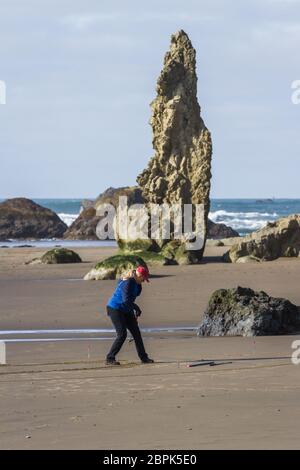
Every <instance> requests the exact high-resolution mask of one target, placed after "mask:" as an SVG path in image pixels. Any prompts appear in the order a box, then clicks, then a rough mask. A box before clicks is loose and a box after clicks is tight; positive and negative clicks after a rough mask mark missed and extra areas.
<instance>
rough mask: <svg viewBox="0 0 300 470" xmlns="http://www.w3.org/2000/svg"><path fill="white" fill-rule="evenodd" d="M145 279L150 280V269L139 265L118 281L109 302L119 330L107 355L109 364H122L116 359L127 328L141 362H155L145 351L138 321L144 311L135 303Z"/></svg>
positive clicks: (112, 319) (108, 312)
mask: <svg viewBox="0 0 300 470" xmlns="http://www.w3.org/2000/svg"><path fill="white" fill-rule="evenodd" d="M144 281H146V282H149V271H148V269H147V268H145V267H144V266H138V267H137V268H136V269H135V270H133V271H130V272H129V273H128V275H127V276H125V277H123V278H122V279H120V280H119V281H118V285H117V287H116V289H115V291H114V293H113V295H112V297H111V298H110V299H109V301H108V303H107V306H106V309H107V314H108V315H109V317H110V319H111V321H112V323H113V325H114V327H115V329H116V332H117V337H116V339H115V341H114V343H113V345H112V347H111V349H110V351H109V353H108V354H107V356H106V364H107V365H120V362H118V361H116V355H117V354H118V352H119V351H120V349H121V347H122V346H123V344H124V342H125V340H126V337H127V330H129V331H130V333H131V334H132V337H133V339H134V342H135V347H136V350H137V353H138V356H139V358H140V360H141V362H142V363H143V364H150V363H153V362H154V361H153V359H150V358H149V357H148V354H147V353H146V351H145V347H144V343H143V339H142V335H141V332H140V329H139V325H138V321H137V318H138V317H139V316H140V315H141V313H142V311H141V309H140V308H139V306H138V305H137V304H136V303H135V299H136V297H138V296H139V295H140V294H141V292H142V283H143V282H144Z"/></svg>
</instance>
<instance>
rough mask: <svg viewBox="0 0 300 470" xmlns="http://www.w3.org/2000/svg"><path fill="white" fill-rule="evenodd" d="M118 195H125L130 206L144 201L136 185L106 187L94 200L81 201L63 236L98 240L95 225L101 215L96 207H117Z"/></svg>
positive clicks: (74, 238) (70, 238) (71, 238)
mask: <svg viewBox="0 0 300 470" xmlns="http://www.w3.org/2000/svg"><path fill="white" fill-rule="evenodd" d="M120 196H126V197H127V201H128V206H131V205H132V204H142V203H143V202H144V199H143V197H142V191H141V189H140V188H138V187H137V186H125V187H122V188H108V189H106V191H104V192H103V193H102V194H100V195H99V196H98V197H97V198H96V199H95V200H94V201H91V200H84V201H82V207H83V210H82V211H81V212H80V214H79V216H78V217H77V219H76V220H74V222H73V223H72V224H71V225H70V227H69V228H68V230H67V231H66V233H65V235H64V238H66V239H69V240H98V238H97V235H96V227H97V224H98V222H99V221H100V220H101V218H102V217H100V216H98V215H97V208H98V207H99V206H100V205H101V204H111V205H112V206H114V207H115V208H117V206H118V204H119V197H120Z"/></svg>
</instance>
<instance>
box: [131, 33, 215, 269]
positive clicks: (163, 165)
mask: <svg viewBox="0 0 300 470" xmlns="http://www.w3.org/2000/svg"><path fill="white" fill-rule="evenodd" d="M156 90H157V97H156V98H155V100H154V101H153V102H152V103H151V108H152V118H151V121H150V124H151V126H152V129H153V148H154V151H155V154H154V156H153V157H152V158H151V160H150V162H149V164H148V167H147V168H146V169H145V170H144V171H143V172H142V173H141V174H140V175H139V176H138V178H137V182H138V184H139V186H140V187H141V189H142V192H143V196H144V198H145V200H146V201H148V202H149V203H154V204H162V203H168V204H174V203H177V204H178V203H180V204H182V205H183V204H191V203H193V204H204V211H205V230H204V232H205V238H206V229H207V217H208V212H209V205H210V203H209V191H210V178H211V157H212V141H211V135H210V132H209V130H208V129H207V127H206V126H205V124H204V122H203V119H202V118H201V108H200V106H199V103H198V100H197V75H196V51H195V49H194V48H193V46H192V43H191V41H190V39H189V37H188V35H187V34H186V33H185V32H184V31H182V30H181V31H178V32H177V33H176V34H174V35H173V36H172V38H171V46H170V51H169V52H167V53H166V55H165V59H164V66H163V69H162V71H161V73H160V76H159V78H158V81H157V87H156ZM203 251H204V247H203V248H202V249H201V250H200V251H198V252H197V253H193V260H194V262H195V260H196V261H200V260H201V258H202V254H203ZM195 255H196V256H195Z"/></svg>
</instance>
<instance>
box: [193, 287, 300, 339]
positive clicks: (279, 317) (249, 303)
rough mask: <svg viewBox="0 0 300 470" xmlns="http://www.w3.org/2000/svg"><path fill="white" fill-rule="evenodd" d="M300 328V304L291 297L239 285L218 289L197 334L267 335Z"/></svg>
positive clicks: (290, 331)
mask: <svg viewBox="0 0 300 470" xmlns="http://www.w3.org/2000/svg"><path fill="white" fill-rule="evenodd" d="M299 331H300V311H299V308H298V307H297V306H296V305H294V304H292V303H291V302H290V301H289V300H286V299H280V298H275V297H269V296H268V295H267V294H266V293H265V292H263V291H261V292H254V291H253V290H252V289H249V288H244V287H237V288H235V289H219V290H217V291H215V292H214V293H213V294H212V296H211V298H210V300H209V304H208V307H207V309H206V311H205V314H204V318H203V321H202V323H201V324H200V326H199V329H198V332H197V335H198V336H265V335H281V334H288V333H296V332H299Z"/></svg>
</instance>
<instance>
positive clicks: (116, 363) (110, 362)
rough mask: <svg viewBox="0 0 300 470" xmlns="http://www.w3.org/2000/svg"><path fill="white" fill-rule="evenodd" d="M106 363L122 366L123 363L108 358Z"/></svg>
mask: <svg viewBox="0 0 300 470" xmlns="http://www.w3.org/2000/svg"><path fill="white" fill-rule="evenodd" d="M105 364H106V365H107V366H120V365H121V363H120V362H118V361H116V360H115V359H106V361H105Z"/></svg>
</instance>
